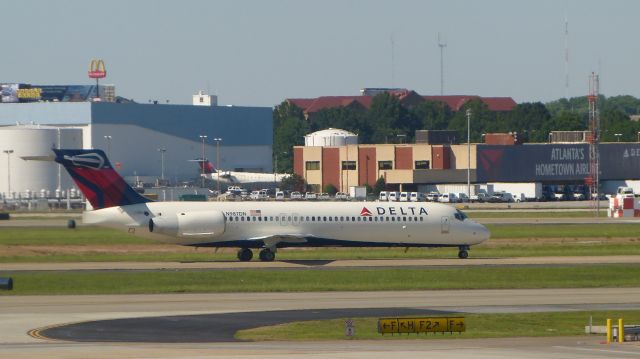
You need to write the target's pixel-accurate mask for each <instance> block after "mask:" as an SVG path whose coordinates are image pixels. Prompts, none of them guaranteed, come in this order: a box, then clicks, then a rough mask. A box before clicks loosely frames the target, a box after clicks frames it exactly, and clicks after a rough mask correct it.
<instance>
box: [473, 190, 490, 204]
mask: <svg viewBox="0 0 640 359" xmlns="http://www.w3.org/2000/svg"><path fill="white" fill-rule="evenodd" d="M489 197H491V196H489V195H488V194H486V193H484V192H480V193H478V194H472V195H471V197H470V198H469V200H470V201H471V202H473V203H476V202H480V203H484V202H489Z"/></svg>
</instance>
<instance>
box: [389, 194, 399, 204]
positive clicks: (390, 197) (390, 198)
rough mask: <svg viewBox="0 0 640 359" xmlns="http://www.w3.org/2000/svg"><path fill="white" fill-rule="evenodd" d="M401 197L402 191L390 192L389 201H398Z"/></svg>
mask: <svg viewBox="0 0 640 359" xmlns="http://www.w3.org/2000/svg"><path fill="white" fill-rule="evenodd" d="M399 198H400V193H398V192H389V202H397V201H398V199H399Z"/></svg>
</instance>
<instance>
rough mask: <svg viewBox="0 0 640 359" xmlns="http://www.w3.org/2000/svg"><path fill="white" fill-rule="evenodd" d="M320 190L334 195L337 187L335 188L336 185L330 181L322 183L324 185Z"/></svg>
mask: <svg viewBox="0 0 640 359" xmlns="http://www.w3.org/2000/svg"><path fill="white" fill-rule="evenodd" d="M322 192H324V193H328V194H330V195H331V196H335V194H336V193H338V189H337V188H336V186H334V185H332V184H331V183H328V184H326V185H324V187H322Z"/></svg>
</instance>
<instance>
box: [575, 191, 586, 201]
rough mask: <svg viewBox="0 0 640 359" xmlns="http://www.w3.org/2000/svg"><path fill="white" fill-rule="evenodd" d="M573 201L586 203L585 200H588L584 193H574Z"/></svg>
mask: <svg viewBox="0 0 640 359" xmlns="http://www.w3.org/2000/svg"><path fill="white" fill-rule="evenodd" d="M573 199H574V200H575V201H584V200H585V199H587V196H585V195H584V193H579V192H574V193H573Z"/></svg>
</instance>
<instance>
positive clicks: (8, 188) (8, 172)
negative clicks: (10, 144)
mask: <svg viewBox="0 0 640 359" xmlns="http://www.w3.org/2000/svg"><path fill="white" fill-rule="evenodd" d="M2 152H4V153H6V154H7V196H8V195H11V154H12V153H13V150H4V151H2ZM11 198H13V195H11Z"/></svg>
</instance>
